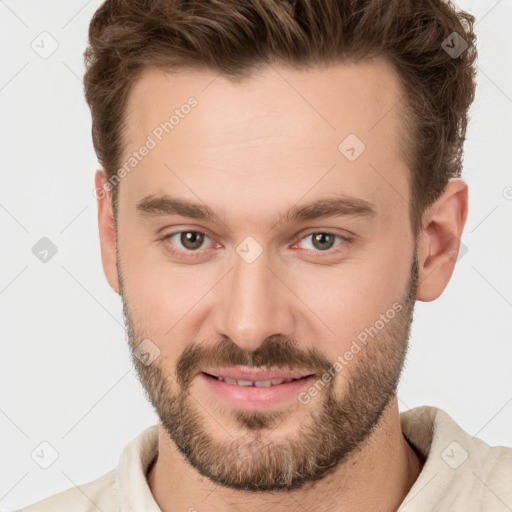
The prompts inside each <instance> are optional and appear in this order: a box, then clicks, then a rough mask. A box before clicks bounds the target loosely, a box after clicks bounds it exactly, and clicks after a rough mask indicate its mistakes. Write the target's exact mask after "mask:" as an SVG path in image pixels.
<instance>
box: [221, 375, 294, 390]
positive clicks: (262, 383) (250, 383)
mask: <svg viewBox="0 0 512 512" xmlns="http://www.w3.org/2000/svg"><path fill="white" fill-rule="evenodd" d="M300 378H302V377H298V378H296V379H293V378H291V379H272V380H256V381H254V380H236V379H229V378H228V377H217V379H218V380H220V381H222V382H227V383H228V384H236V385H237V386H244V387H257V388H268V387H270V386H277V385H279V384H284V383H286V382H292V381H293V380H299V379H300Z"/></svg>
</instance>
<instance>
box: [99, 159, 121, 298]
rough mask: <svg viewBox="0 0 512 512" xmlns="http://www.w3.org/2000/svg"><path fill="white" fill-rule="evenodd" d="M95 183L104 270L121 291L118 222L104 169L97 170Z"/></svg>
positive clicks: (116, 289) (111, 282)
mask: <svg viewBox="0 0 512 512" xmlns="http://www.w3.org/2000/svg"><path fill="white" fill-rule="evenodd" d="M94 183H95V186H96V188H95V190H94V195H95V197H96V198H97V200H98V228H99V234H100V246H101V261H102V263H103V272H105V276H106V278H107V281H108V284H109V285H110V287H111V288H112V289H113V290H114V291H115V292H116V293H119V277H118V273H117V257H116V224H115V220H114V213H113V210H112V200H111V197H110V193H109V192H108V190H110V187H109V185H110V183H107V176H106V174H105V171H104V170H102V169H99V170H98V171H96V176H95V177H94Z"/></svg>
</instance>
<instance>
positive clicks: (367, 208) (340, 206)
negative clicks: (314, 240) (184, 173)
mask: <svg viewBox="0 0 512 512" xmlns="http://www.w3.org/2000/svg"><path fill="white" fill-rule="evenodd" d="M136 209H137V211H138V212H139V214H140V215H141V216H143V217H156V216H163V215H179V216H182V217H190V218H192V219H197V220H203V221H215V220H219V219H220V220H221V221H222V222H223V223H224V224H226V225H227V224H228V222H226V219H224V218H222V217H220V216H219V215H217V214H216V213H215V212H214V211H213V210H212V209H211V208H209V207H208V206H206V205H204V204H199V203H192V202H190V201H187V200H184V199H178V198H176V197H171V196H168V195H164V196H154V195H149V196H146V197H144V198H143V199H141V200H140V201H139V202H138V203H137V207H136ZM376 215H377V211H376V210H375V208H374V206H373V205H372V204H371V203H369V202H368V201H365V200H364V199H360V198H356V197H349V196H342V197H336V198H328V199H320V200H317V201H313V202H311V203H308V204H305V205H303V206H294V207H292V208H291V209H289V210H288V211H287V212H285V213H284V214H282V215H280V216H279V221H278V222H277V224H286V223H288V224H293V223H300V222H306V221H311V220H316V219H320V218H324V217H343V216H356V217H364V218H372V217H375V216H376Z"/></svg>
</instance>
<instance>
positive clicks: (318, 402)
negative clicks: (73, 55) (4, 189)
mask: <svg viewBox="0 0 512 512" xmlns="http://www.w3.org/2000/svg"><path fill="white" fill-rule="evenodd" d="M473 22H474V19H473V17H472V16H471V15H469V14H467V13H464V12H459V11H456V10H455V8H454V7H453V6H452V5H451V4H450V3H449V2H444V1H442V0H424V1H418V0H405V1H404V0H400V1H398V0H397V1H393V0H389V1H386V2H383V1H381V0H373V1H372V0H366V1H357V2H355V1H348V0H347V1H341V0H321V1H318V2H311V1H310V0H297V1H295V2H293V4H291V3H289V2H278V1H276V0H248V1H246V2H243V3H242V2H235V1H233V0H223V1H218V2H215V3H209V2H203V3H199V2H196V3H194V4H193V5H188V4H187V3H185V2H177V1H171V0H166V1H163V0H154V1H151V2H145V1H138V2H137V1H129V0H118V1H107V2H105V3H104V4H103V5H102V6H101V7H100V9H99V10H98V11H97V13H96V14H95V16H94V18H93V20H92V22H91V26H90V33H89V37H90V45H89V47H88V48H87V51H86V65H87V72H86V75H85V80H84V82H85V92H86V97H87V101H88V102H89V105H90V107H91V112H92V118H93V141H94V146H95V149H96V152H97V155H98V159H99V161H100V162H101V164H102V166H103V170H101V171H98V173H97V175H96V193H97V197H98V205H99V226H100V237H101V248H102V258H103V265H104V269H105V273H106V276H107V279H108V281H109V283H110V285H111V286H112V288H113V289H114V290H115V291H116V292H119V293H120V294H121V296H122V299H123V305H124V313H125V319H126V324H127V330H128V338H129V344H130V347H131V349H132V353H133V360H134V363H135V366H136V368H137V371H138V374H139V377H140V379H141V382H142V384H143V386H144V388H145V390H146V392H147V395H148V397H149V399H150V400H151V402H152V404H153V406H154V407H155V410H156V412H157V414H158V415H159V418H160V420H161V424H162V427H163V428H165V430H166V431H167V433H168V435H169V437H170V438H171V439H172V440H173V442H174V443H175V444H176V446H177V448H178V449H179V450H180V451H181V452H182V453H183V454H184V455H185V456H186V457H187V459H188V460H189V462H190V463H191V464H192V465H193V466H194V467H195V468H196V469H197V470H198V471H199V472H200V473H201V474H203V475H205V476H207V477H209V478H211V479H212V480H214V481H216V482H219V483H221V484H222V485H225V486H228V487H232V488H237V489H246V490H254V491H256V490H260V491H261V490H278V489H283V488H286V489H291V488H296V487H299V486H301V485H303V484H304V483H306V482H310V481H314V480H318V479H320V478H323V477H324V476H325V475H326V474H327V473H329V472H330V471H332V470H333V469H334V468H336V467H337V466H338V465H339V464H340V463H341V462H343V461H344V460H346V459H347V458H349V457H351V456H354V454H356V453H357V451H358V450H359V449H361V447H362V446H364V444H365V442H368V440H369V439H370V438H371V436H372V433H373V432H374V430H375V428H376V426H378V425H379V422H380V421H381V419H382V417H383V415H384V414H385V411H386V410H387V409H388V408H389V406H390V404H391V403H392V401H393V400H394V398H395V394H396V387H397V384H398V381H399V377H400V373H401V370H402V367H403V364H404V361H405V356H406V352H407V345H408V338H409V332H410V326H411V322H412V313H413V308H414V302H415V300H423V301H430V300H434V299H436V298H437V297H438V296H439V295H440V294H441V293H442V292H443V290H444V288H445V287H446V285H447V284H448V282H449V279H450V277H451V275H452V272H453V268H454V265H455V261H456V256H457V253H458V249H459V240H460V237H461V234H462V230H463V228H464V224H465V221H466V217H467V186H466V185H465V183H464V182H463V181H462V180H461V179H460V173H461V168H462V149H463V142H464V138H465V131H466V125H467V119H468V117H467V113H468V109H469V106H470V104H471V102H472V101H473V98H474V91H475V82H474V76H475V69H474V67H473V63H474V60H475V57H476V50H475V48H474V38H475V36H474V34H473V31H472V24H473ZM454 32H456V33H457V34H458V35H459V37H462V38H463V39H464V40H465V42H466V43H467V45H468V47H467V48H466V49H465V51H463V52H462V53H460V54H459V55H458V56H457V57H454V55H453V54H450V52H448V51H445V49H444V47H443V46H444V43H445V41H446V40H447V38H449V37H452V34H453V33H454ZM449 42H450V44H452V42H453V41H452V40H449ZM457 44H458V43H457ZM141 347H145V348H144V349H143V350H145V351H146V352H149V353H150V354H152V355H150V357H149V359H145V360H144V359H143V360H141V359H140V358H139V357H137V356H138V355H140V352H141V350H142V349H141ZM148 361H149V362H148ZM218 367H237V368H249V367H251V368H253V367H256V368H265V369H279V368H280V369H291V370H297V371H300V372H301V375H309V376H310V377H309V380H308V379H305V380H304V383H305V384H304V386H303V387H302V388H300V389H299V388H298V387H297V393H296V395H295V396H292V397H288V398H287V399H286V400H283V401H281V402H279V403H277V404H272V405H267V406H265V407H260V408H255V407H242V406H240V407H235V406H233V404H232V403H228V402H227V401H225V400H223V399H222V397H219V396H218V395H217V394H216V392H215V391H213V388H212V386H211V382H210V381H208V379H209V377H207V376H206V373H205V372H204V371H205V370H206V369H210V368H218ZM326 375H327V377H326ZM319 383H323V384H319ZM306 384H307V385H306ZM294 389H295V388H294ZM212 418H213V419H212Z"/></svg>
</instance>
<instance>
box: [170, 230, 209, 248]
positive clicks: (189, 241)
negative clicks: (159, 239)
mask: <svg viewBox="0 0 512 512" xmlns="http://www.w3.org/2000/svg"><path fill="white" fill-rule="evenodd" d="M205 239H209V237H208V236H207V235H206V234H205V233H202V232H201V231H177V232H176V233H171V234H169V235H167V236H165V237H164V240H169V241H170V245H171V246H174V247H176V246H178V247H179V246H180V245H181V248H179V249H175V248H174V247H171V251H173V252H199V251H198V249H200V248H201V246H202V245H203V243H204V241H205Z"/></svg>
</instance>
